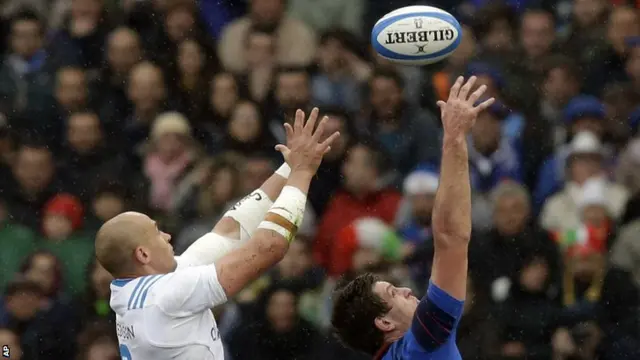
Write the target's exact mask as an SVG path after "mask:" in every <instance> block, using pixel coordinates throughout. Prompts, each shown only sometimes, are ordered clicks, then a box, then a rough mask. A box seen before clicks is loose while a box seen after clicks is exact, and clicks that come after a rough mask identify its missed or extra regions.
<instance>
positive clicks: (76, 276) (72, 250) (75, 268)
mask: <svg viewBox="0 0 640 360" xmlns="http://www.w3.org/2000/svg"><path fill="white" fill-rule="evenodd" d="M43 213H44V218H43V221H42V235H43V240H42V241H41V242H40V243H39V244H38V248H39V249H41V250H44V251H48V252H50V253H51V254H53V255H54V256H55V257H57V258H58V259H60V262H61V263H62V264H63V278H64V279H66V280H67V281H66V284H65V285H66V286H65V290H66V292H67V293H70V294H77V293H80V292H82V291H83V290H84V288H85V282H86V279H85V276H84V275H85V269H86V267H87V265H88V264H89V262H90V261H91V259H92V258H93V256H94V255H93V241H92V239H91V238H90V237H89V236H86V235H84V234H82V232H81V231H80V230H81V228H82V225H83V217H84V209H83V208H82V204H81V203H80V200H78V199H77V198H75V197H74V196H72V195H69V194H58V195H56V196H54V197H53V198H52V199H51V200H49V202H48V203H47V204H46V205H45V207H44V211H43Z"/></svg>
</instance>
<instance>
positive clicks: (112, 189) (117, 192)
mask: <svg viewBox="0 0 640 360" xmlns="http://www.w3.org/2000/svg"><path fill="white" fill-rule="evenodd" d="M103 195H114V196H116V197H119V198H121V199H123V200H124V201H125V202H126V201H127V200H128V198H129V190H128V189H127V187H126V186H124V185H123V184H121V183H119V182H117V181H112V180H103V181H102V182H99V183H98V184H97V185H96V187H95V192H94V195H93V198H94V199H96V198H98V197H100V196H103Z"/></svg>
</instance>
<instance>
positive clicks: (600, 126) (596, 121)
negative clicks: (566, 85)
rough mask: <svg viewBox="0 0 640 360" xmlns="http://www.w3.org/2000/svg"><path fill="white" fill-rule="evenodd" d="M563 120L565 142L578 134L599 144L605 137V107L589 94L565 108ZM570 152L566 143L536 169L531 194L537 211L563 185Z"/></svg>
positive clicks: (569, 147)
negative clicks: (592, 136) (588, 135)
mask: <svg viewBox="0 0 640 360" xmlns="http://www.w3.org/2000/svg"><path fill="white" fill-rule="evenodd" d="M563 117H564V123H565V134H566V135H565V136H564V138H565V139H567V140H571V139H572V138H573V137H574V136H575V135H576V134H577V133H578V132H580V131H589V132H591V133H592V134H594V135H595V136H596V138H597V139H598V140H599V141H600V142H602V140H603V138H604V135H605V126H604V125H605V117H606V113H605V107H604V104H603V103H602V102H601V101H600V100H599V99H598V98H596V97H593V96H588V95H579V96H576V97H574V98H573V99H571V101H569V103H568V104H567V106H566V107H565V108H564V111H563ZM604 150H607V149H604ZM607 151H608V150H607ZM570 153H571V144H566V145H564V146H561V147H559V148H558V149H557V150H556V152H555V154H553V155H552V156H551V157H550V158H548V159H547V160H545V161H544V162H543V164H542V166H541V167H540V169H539V170H538V181H537V183H536V186H535V189H534V193H533V202H534V209H537V210H539V209H540V208H541V207H542V204H543V203H544V201H545V200H546V199H547V198H548V197H549V196H551V195H553V194H554V193H555V192H557V191H559V190H560V189H562V187H563V184H564V182H565V167H566V161H567V157H568V156H569V154H570ZM605 155H607V154H606V153H605ZM607 156H609V155H607Z"/></svg>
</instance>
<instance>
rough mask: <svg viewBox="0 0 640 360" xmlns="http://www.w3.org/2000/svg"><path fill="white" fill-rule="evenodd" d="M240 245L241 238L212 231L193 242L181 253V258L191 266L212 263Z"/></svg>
mask: <svg viewBox="0 0 640 360" xmlns="http://www.w3.org/2000/svg"><path fill="white" fill-rule="evenodd" d="M240 245H241V241H239V240H234V239H229V238H227V237H224V236H222V235H219V234H216V233H213V232H210V233H206V234H205V235H203V236H202V237H200V238H199V239H198V240H196V241H195V242H194V243H193V244H191V246H189V248H187V250H185V252H184V253H183V254H182V255H180V259H181V261H184V262H185V263H186V264H189V265H190V266H199V265H210V264H213V263H214V262H216V261H217V260H218V259H220V258H221V257H223V256H225V255H227V254H228V253H229V252H231V251H232V250H234V249H236V248H238V247H239V246H240Z"/></svg>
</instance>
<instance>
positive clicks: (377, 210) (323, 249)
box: [314, 142, 401, 268]
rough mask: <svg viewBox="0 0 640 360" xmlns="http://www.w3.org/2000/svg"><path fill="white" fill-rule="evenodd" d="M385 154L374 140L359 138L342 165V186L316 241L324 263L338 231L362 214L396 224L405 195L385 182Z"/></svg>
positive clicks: (320, 260)
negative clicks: (402, 197) (371, 141)
mask: <svg viewBox="0 0 640 360" xmlns="http://www.w3.org/2000/svg"><path fill="white" fill-rule="evenodd" d="M386 163H387V160H386V157H385V154H384V153H383V152H382V150H380V149H379V148H378V147H377V146H375V145H374V144H373V143H368V142H357V143H356V144H355V145H353V146H352V147H351V148H350V149H349V151H347V158H346V160H345V162H344V165H343V166H342V175H343V182H342V187H341V188H340V189H338V191H336V193H335V194H334V195H333V198H332V200H331V201H330V202H329V205H327V210H326V211H325V213H324V215H323V216H322V219H321V221H320V225H319V227H318V233H317V236H316V241H315V248H314V256H315V258H316V260H317V261H318V262H319V264H320V265H321V266H324V267H325V268H326V266H327V265H328V264H329V263H330V262H331V259H330V254H331V251H332V247H333V242H334V237H335V236H336V234H337V232H338V231H339V230H340V229H342V228H344V227H345V226H347V225H349V224H350V223H351V222H352V221H353V220H355V219H357V218H360V217H366V216H369V217H377V218H380V219H381V220H383V221H384V222H385V223H387V224H392V223H393V221H394V219H395V216H396V211H397V209H398V205H399V203H400V198H401V195H400V193H399V192H397V191H396V190H392V189H389V188H388V187H386V184H385V174H386V170H387V165H386Z"/></svg>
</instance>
